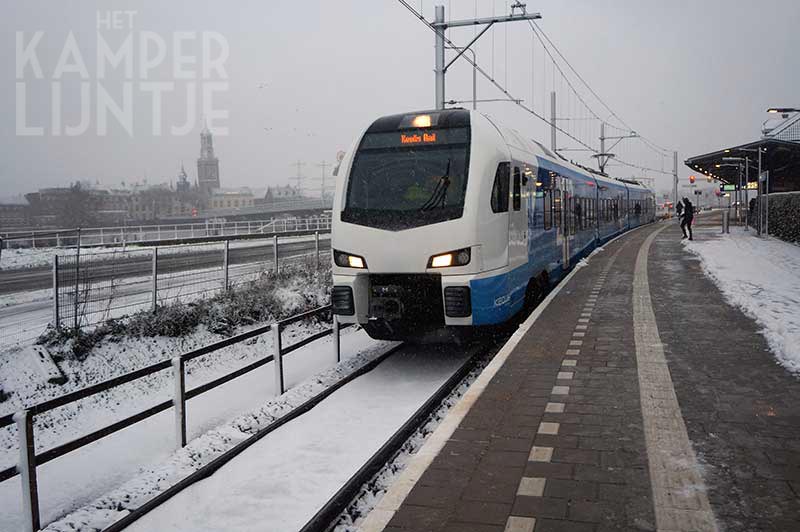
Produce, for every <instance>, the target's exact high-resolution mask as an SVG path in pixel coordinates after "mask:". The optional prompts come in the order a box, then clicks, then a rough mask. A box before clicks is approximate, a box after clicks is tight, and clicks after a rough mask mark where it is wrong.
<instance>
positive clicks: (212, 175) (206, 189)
mask: <svg viewBox="0 0 800 532" xmlns="http://www.w3.org/2000/svg"><path fill="white" fill-rule="evenodd" d="M197 187H198V188H199V189H200V193H201V194H204V195H206V196H210V195H211V193H212V192H213V190H214V189H217V188H220V180H219V159H217V158H216V157H215V156H214V142H213V139H212V136H211V131H209V129H208V126H207V125H204V126H203V130H202V131H201V132H200V158H199V159H197Z"/></svg>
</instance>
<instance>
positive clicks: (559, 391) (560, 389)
mask: <svg viewBox="0 0 800 532" xmlns="http://www.w3.org/2000/svg"><path fill="white" fill-rule="evenodd" d="M551 393H552V394H553V395H569V386H553V391H552V392H551Z"/></svg>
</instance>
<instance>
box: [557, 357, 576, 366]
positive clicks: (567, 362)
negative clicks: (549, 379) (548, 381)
mask: <svg viewBox="0 0 800 532" xmlns="http://www.w3.org/2000/svg"><path fill="white" fill-rule="evenodd" d="M561 365H562V366H567V367H573V366H577V365H578V361H577V360H570V359H564V360H563V361H562V362H561Z"/></svg>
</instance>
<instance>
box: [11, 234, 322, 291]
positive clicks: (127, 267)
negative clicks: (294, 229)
mask: <svg viewBox="0 0 800 532" xmlns="http://www.w3.org/2000/svg"><path fill="white" fill-rule="evenodd" d="M329 248H330V241H329V240H327V239H324V240H320V250H322V251H327V250H328V249H329ZM220 250H221V248H220ZM220 250H201V251H197V252H195V253H176V254H164V255H163V256H161V257H160V258H159V266H158V268H159V272H163V273H178V272H185V271H191V270H197V269H203V268H209V267H215V266H221V264H222V259H221V255H220V252H221V251H220ZM313 250H314V242H313V241H308V242H286V243H284V242H281V244H280V245H279V246H278V259H282V258H286V257H290V256H294V255H297V254H299V253H303V252H310V251H313ZM265 259H268V260H271V259H272V242H271V241H269V242H265V243H264V245H263V246H251V247H246V248H239V249H236V253H235V254H232V257H231V262H230V265H231V266H235V265H239V264H247V263H250V262H258V261H263V260H265ZM151 272H152V259H151V258H150V257H149V256H144V255H142V256H138V257H137V256H132V257H124V258H116V259H114V260H113V261H108V262H107V263H104V262H102V261H98V262H97V263H95V264H93V265H92V280H93V281H98V282H99V281H104V280H109V279H117V280H120V279H126V278H131V277H141V276H147V275H150V273H151ZM52 286H53V273H52V268H51V267H49V266H47V267H36V268H26V269H13V270H5V271H3V270H0V295H3V294H11V293H14V292H22V291H28V290H41V289H44V288H51V287H52Z"/></svg>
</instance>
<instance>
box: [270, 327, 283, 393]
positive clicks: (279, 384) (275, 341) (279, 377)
mask: <svg viewBox="0 0 800 532" xmlns="http://www.w3.org/2000/svg"><path fill="white" fill-rule="evenodd" d="M272 345H273V351H274V353H275V355H274V357H273V363H274V364H275V397H277V396H279V395H281V394H283V391H284V390H283V348H282V347H281V325H280V323H273V324H272Z"/></svg>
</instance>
